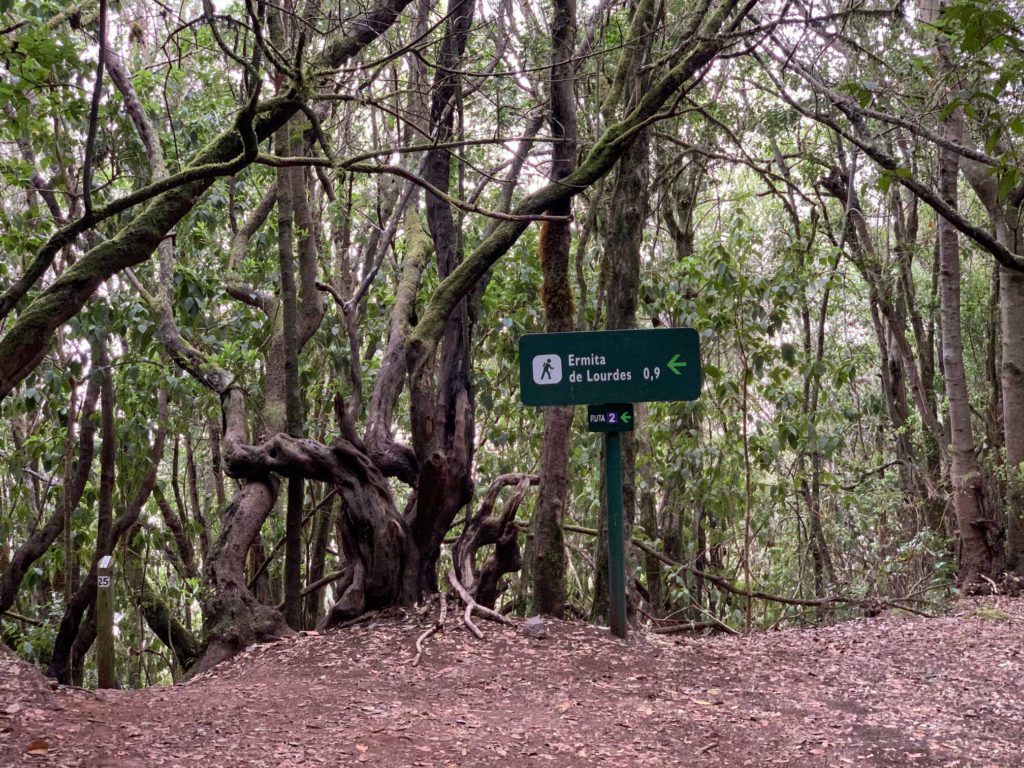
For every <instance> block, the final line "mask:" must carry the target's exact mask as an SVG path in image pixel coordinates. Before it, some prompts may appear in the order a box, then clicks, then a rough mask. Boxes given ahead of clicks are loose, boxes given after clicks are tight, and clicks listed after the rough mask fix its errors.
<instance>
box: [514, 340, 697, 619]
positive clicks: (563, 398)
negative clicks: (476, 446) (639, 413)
mask: <svg viewBox="0 0 1024 768" xmlns="http://www.w3.org/2000/svg"><path fill="white" fill-rule="evenodd" d="M700 385H701V375H700V337H699V335H698V334H697V331H695V330H694V329H693V328H656V329H651V330H635V331H591V332H586V333H541V334H531V335H528V336H523V337H522V338H521V339H520V340H519V391H520V398H521V399H522V401H523V404H524V405H588V406H589V407H588V408H587V430H588V431H590V432H603V433H604V441H605V442H604V448H605V451H604V455H605V505H606V506H607V508H608V592H609V595H608V599H609V604H610V605H609V623H610V624H611V630H612V634H614V635H615V636H616V637H623V638H624V637H625V636H626V629H627V620H626V526H625V521H624V519H623V511H622V437H621V433H622V432H629V431H632V430H633V425H634V418H633V405H632V403H636V402H650V401H658V400H668V401H672V400H696V399H697V398H699V397H700Z"/></svg>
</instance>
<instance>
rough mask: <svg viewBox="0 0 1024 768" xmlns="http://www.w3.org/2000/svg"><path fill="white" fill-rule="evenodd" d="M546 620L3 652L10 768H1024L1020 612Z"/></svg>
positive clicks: (972, 609) (2, 730) (1017, 607)
mask: <svg viewBox="0 0 1024 768" xmlns="http://www.w3.org/2000/svg"><path fill="white" fill-rule="evenodd" d="M979 610H981V613H980V614H979V613H978V611H979ZM993 611H998V612H1000V616H1001V618H1000V620H999V621H993V620H990V619H987V618H985V616H987V615H991V612H993ZM1004 615H1005V617H1006V618H1002V617H1003V616H1004ZM545 621H546V625H547V629H548V637H547V639H545V640H543V641H537V640H531V639H529V638H526V637H523V636H522V635H521V634H519V633H517V632H516V630H515V629H514V628H510V627H502V626H495V625H488V626H487V627H486V632H485V639H484V640H483V641H479V640H476V639H474V638H473V637H471V636H470V635H469V634H468V633H467V632H466V631H465V630H464V629H463V628H462V627H461V626H456V625H452V624H449V625H448V627H447V628H445V629H444V630H443V631H441V632H438V633H436V634H434V635H433V636H432V637H431V638H430V641H429V643H428V644H427V646H426V650H425V652H424V653H423V654H422V657H421V659H420V662H419V663H418V664H417V665H415V666H414V665H413V663H412V662H413V660H414V659H415V657H416V654H417V649H416V640H417V638H418V637H420V636H421V635H422V633H423V631H424V629H425V627H426V626H427V625H426V623H425V620H424V621H412V620H401V619H385V618H381V619H378V620H375V621H374V622H371V623H367V624H363V625H357V626H353V627H350V628H348V629H344V630H339V631H336V632H331V633H326V634H322V635H320V634H313V633H309V634H303V635H300V636H298V637H296V638H294V639H291V640H283V641H281V642H279V643H275V644H270V645H262V646H255V647H252V648H250V649H248V650H247V651H245V652H244V653H242V654H240V655H239V656H237V657H236V658H234V659H232V660H231V661H229V662H226V663H225V664H222V665H220V666H218V667H216V668H214V669H213V670H210V671H209V672H207V673H205V674H202V675H198V676H196V677H195V678H193V679H192V680H190V681H188V682H187V683H183V684H179V685H176V686H173V687H163V688H150V689H147V690H141V691H84V690H77V689H60V690H57V691H52V690H51V689H50V686H49V685H48V684H47V682H46V681H45V680H44V679H42V678H41V677H40V676H39V674H38V673H37V672H36V671H35V670H33V669H32V668H30V667H29V666H28V665H26V664H23V663H21V662H19V661H17V660H16V659H15V658H14V657H13V656H12V655H10V654H6V653H0V765H2V766H21V765H51V766H69V767H71V766H74V767H75V768H78V767H81V768H115V767H118V768H128V767H132V768H134V767H135V766H138V767H139V768H151V767H162V766H166V767H167V768H174V767H176V766H195V765H202V766H212V767H214V768H218V767H221V766H223V767H225V768H234V767H236V766H237V767H239V768H242V767H243V766H245V767H252V766H258V767H262V766H267V767H268V768H269V767H271V766H273V767H279V768H290V767H294V768H299V767H301V766H345V765H379V766H388V767H391V766H431V767H433V766H506V765H522V766H568V767H575V766H598V765H601V766H694V767H696V768H701V767H703V766H708V767H710V766H779V765H784V766H821V767H822V768H831V767H832V766H847V765H853V766H867V767H871V766H912V767H915V768H916V767H920V766H934V767H936V768H1024V601H1020V600H1016V601H1014V600H1009V599H1005V598H984V599H975V600H972V601H964V603H962V604H961V606H960V607H959V608H958V609H957V610H956V611H954V613H953V614H952V615H950V616H945V617H940V618H934V619H925V618H919V617H906V616H902V615H899V614H896V613H888V614H883V615H882V616H880V617H877V618H872V619H863V620H856V621H849V622H844V623H841V624H836V625H833V626H828V627H822V628H817V629H804V630H785V631H781V632H768V633H759V634H752V635H748V636H745V637H731V636H717V637H694V638H685V639H669V638H666V637H665V636H653V635H640V634H636V633H634V634H633V635H632V636H631V638H630V639H629V640H628V641H627V642H625V643H623V642H620V641H618V640H615V639H613V638H611V637H610V636H609V635H608V633H607V631H604V630H601V629H599V628H596V627H592V626H588V625H585V624H578V623H571V622H562V621H554V620H550V619H547V620H545Z"/></svg>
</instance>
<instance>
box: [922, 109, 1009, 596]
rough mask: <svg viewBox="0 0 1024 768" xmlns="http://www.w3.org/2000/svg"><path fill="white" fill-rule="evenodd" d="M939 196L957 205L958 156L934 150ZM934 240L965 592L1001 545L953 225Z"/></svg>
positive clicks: (990, 571) (942, 225)
mask: <svg viewBox="0 0 1024 768" xmlns="http://www.w3.org/2000/svg"><path fill="white" fill-rule="evenodd" d="M944 133H945V138H946V139H948V140H950V141H953V142H956V143H959V142H960V141H961V140H962V139H963V114H962V113H961V112H960V110H959V109H956V110H954V111H953V113H951V114H950V116H949V117H948V118H947V119H946V121H945V131H944ZM938 163H939V167H938V174H939V191H940V193H941V195H942V198H943V199H944V200H945V201H946V202H947V203H948V204H950V205H951V206H954V207H956V205H957V199H958V190H957V186H958V185H957V176H958V174H959V162H958V156H957V154H956V153H955V152H953V151H951V150H949V149H945V148H942V147H940V148H939V150H938ZM936 229H937V237H938V240H939V286H940V287H939V298H940V307H941V316H942V363H943V371H944V373H945V377H946V393H947V396H948V398H949V425H950V468H949V480H950V486H951V488H952V492H953V508H954V510H955V512H956V519H957V527H958V530H959V534H960V570H959V572H958V574H957V580H958V581H959V583H960V584H962V585H964V586H967V587H969V586H971V585H972V584H974V583H975V582H977V581H980V579H981V577H983V576H985V577H989V578H991V577H993V576H997V575H998V573H999V571H1000V570H1001V568H1002V541H1001V540H1000V538H999V535H998V527H997V526H996V525H995V523H994V522H993V521H992V520H991V519H990V517H989V515H988V512H987V510H986V507H985V489H984V485H983V482H982V475H981V468H980V466H979V465H978V459H977V457H976V456H975V453H974V429H973V425H972V423H971V402H970V392H969V391H968V388H967V374H966V371H965V369H964V348H963V338H962V336H961V319H960V244H959V236H958V234H957V231H956V229H954V228H953V225H952V224H950V223H949V222H948V221H947V220H946V219H944V218H942V217H941V216H940V217H939V219H938V223H937V227H936Z"/></svg>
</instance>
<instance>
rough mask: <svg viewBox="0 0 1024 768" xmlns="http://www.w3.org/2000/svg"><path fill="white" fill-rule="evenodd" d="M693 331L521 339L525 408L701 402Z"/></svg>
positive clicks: (696, 338) (550, 335) (548, 335)
mask: <svg viewBox="0 0 1024 768" xmlns="http://www.w3.org/2000/svg"><path fill="white" fill-rule="evenodd" d="M699 342H700V339H699V336H698V334H697V331H695V330H694V329H693V328H653V329H647V330H635V331H590V332H586V333H538V334H530V335H528V336H523V337H522V338H521V339H519V387H520V397H521V398H522V401H523V404H524V405H597V404H602V403H641V402H652V401H658V400H696V399H697V398H699V397H700V381H701V375H700V343H699Z"/></svg>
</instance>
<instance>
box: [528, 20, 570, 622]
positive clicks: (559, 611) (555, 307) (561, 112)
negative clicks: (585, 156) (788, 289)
mask: <svg viewBox="0 0 1024 768" xmlns="http://www.w3.org/2000/svg"><path fill="white" fill-rule="evenodd" d="M575 48H576V0H556V1H555V4H554V9H553V14H552V18H551V65H552V66H551V79H550V81H549V88H550V92H551V116H550V119H549V121H548V124H549V127H550V130H551V135H552V137H554V138H555V139H557V140H560V141H556V143H555V144H554V146H553V147H552V158H551V173H550V177H551V180H552V181H553V182H558V181H561V180H562V179H564V178H566V177H567V176H568V175H569V174H570V173H572V172H573V171H574V170H575V169H576V153H577V145H578V143H579V142H578V138H577V134H578V128H577V119H576V87H575V86H576V77H575V69H574V64H573V62H572V57H573V54H574V51H575ZM550 212H551V213H554V214H558V215H560V216H565V217H566V218H567V219H568V217H569V216H570V215H571V214H572V200H571V199H567V200H565V201H563V202H561V203H560V204H559V205H558V206H557V207H556V208H552V209H551V211H550ZM571 249H572V229H571V226H570V224H569V221H568V220H566V221H557V222H555V221H546V222H544V224H543V225H542V226H541V232H540V261H541V274H542V278H543V285H542V287H541V297H542V300H543V303H544V325H545V329H546V330H547V332H548V333H557V332H562V331H571V330H572V329H573V314H574V312H573V297H572V287H571V283H570V281H569V256H570V252H571ZM574 412H575V409H574V408H573V407H572V406H551V407H548V408H545V409H544V427H543V442H542V443H541V457H540V492H539V494H538V496H537V505H536V507H535V508H534V511H533V521H532V530H533V544H532V548H531V549H530V553H531V559H532V562H531V564H530V578H531V579H532V581H533V584H532V587H533V590H532V597H533V604H532V609H533V610H534V611H536V612H537V613H546V614H550V615H552V616H558V617H561V616H562V615H563V613H564V611H565V601H566V588H565V568H566V555H565V533H564V531H563V530H562V525H563V523H564V521H565V514H566V506H567V503H568V494H569V432H570V430H571V429H572V421H573V413H574Z"/></svg>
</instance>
